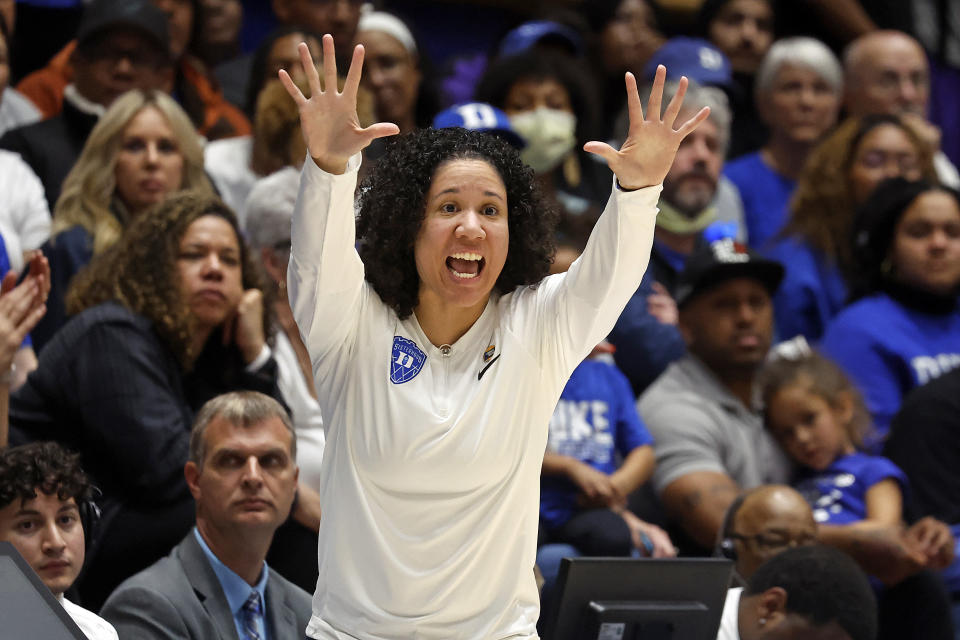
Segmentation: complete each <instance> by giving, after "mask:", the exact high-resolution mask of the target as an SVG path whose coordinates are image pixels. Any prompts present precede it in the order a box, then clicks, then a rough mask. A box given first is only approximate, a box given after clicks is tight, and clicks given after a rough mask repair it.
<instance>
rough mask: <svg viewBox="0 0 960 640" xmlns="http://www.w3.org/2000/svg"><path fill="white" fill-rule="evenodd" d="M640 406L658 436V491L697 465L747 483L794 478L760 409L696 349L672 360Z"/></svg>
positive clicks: (744, 486) (655, 482) (744, 485)
mask: <svg viewBox="0 0 960 640" xmlns="http://www.w3.org/2000/svg"><path fill="white" fill-rule="evenodd" d="M637 409H638V410H639V412H640V415H641V416H642V417H643V420H644V422H646V423H647V428H648V429H649V430H650V433H651V434H652V435H653V438H654V442H656V445H655V447H654V448H655V451H656V455H657V468H656V470H655V471H654V473H653V486H654V489H655V490H656V491H657V493H658V494H660V493H662V492H663V490H664V489H665V488H666V487H667V486H668V485H669V484H670V483H672V482H673V481H674V480H676V479H678V478H680V477H681V476H684V475H687V474H689V473H694V472H696V471H716V472H718V473H725V474H727V475H728V476H730V477H731V478H732V479H733V481H734V482H736V483H737V485H739V486H740V488H741V489H750V488H752V487H756V486H759V485H762V484H782V483H785V482H787V481H788V480H789V478H790V464H789V462H788V461H787V458H786V457H785V456H784V454H783V453H782V452H781V450H780V447H778V446H777V443H776V442H775V441H774V440H773V438H772V437H771V436H770V434H769V433H767V431H766V430H765V429H764V427H763V420H762V418H761V416H760V414H759V413H758V412H756V411H754V410H752V409H749V408H747V407H745V406H744V405H743V402H741V401H740V400H739V399H738V398H736V397H735V396H734V395H733V394H731V393H730V392H729V391H728V390H727V389H726V387H724V386H723V385H722V384H721V383H720V381H719V380H718V379H717V378H716V376H714V375H713V373H712V372H711V371H710V370H709V369H708V368H707V367H706V365H704V364H703V363H702V362H701V361H700V360H698V359H697V358H696V357H695V356H693V355H690V354H687V355H685V356H684V357H683V358H681V359H680V360H677V361H676V362H674V363H673V364H671V365H670V366H669V367H668V368H667V370H666V371H664V373H663V375H661V376H660V377H659V378H657V380H656V381H655V382H654V383H653V384H652V385H650V387H649V388H648V389H647V391H646V392H645V393H644V394H643V395H642V396H641V397H640V400H639V401H638V402H637Z"/></svg>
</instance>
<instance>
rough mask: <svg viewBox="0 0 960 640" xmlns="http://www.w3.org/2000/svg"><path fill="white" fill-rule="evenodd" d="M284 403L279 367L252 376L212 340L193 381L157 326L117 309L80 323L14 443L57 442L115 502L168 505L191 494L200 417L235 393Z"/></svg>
mask: <svg viewBox="0 0 960 640" xmlns="http://www.w3.org/2000/svg"><path fill="white" fill-rule="evenodd" d="M239 389H252V390H255V391H261V392H263V393H267V394H269V395H273V396H274V397H276V398H278V399H279V398H280V392H279V390H278V389H277V386H276V363H275V362H274V361H273V360H272V359H271V360H270V361H269V362H268V363H267V364H266V365H264V367H262V368H261V369H260V370H259V371H256V372H254V373H247V372H245V371H244V370H243V361H242V359H241V358H240V354H239V353H238V352H237V350H236V349H227V348H224V347H222V346H221V344H220V338H219V336H218V335H214V336H211V338H210V340H208V347H207V348H206V349H205V350H204V352H203V353H202V354H201V355H200V357H199V358H198V360H197V363H196V364H195V366H194V370H193V371H192V372H190V373H189V374H186V373H184V371H183V369H182V368H181V366H180V363H179V362H178V360H177V358H176V357H175V355H174V353H173V351H171V350H170V348H169V347H168V346H167V345H166V344H165V343H164V342H163V341H162V340H161V338H160V336H159V335H157V334H156V332H154V330H153V325H152V323H151V321H150V320H149V319H148V318H146V317H144V316H141V315H138V314H135V313H133V312H132V311H130V310H129V309H127V308H126V307H123V306H122V305H120V304H118V303H115V302H108V303H105V304H101V305H98V306H96V307H92V308H90V309H87V310H86V311H83V312H82V313H80V314H78V315H77V316H76V317H75V318H73V319H71V321H70V322H68V323H67V324H66V325H64V327H63V330H62V331H60V332H59V333H58V334H57V335H56V336H55V337H54V339H53V340H52V341H51V342H50V343H49V344H48V345H47V348H46V349H45V350H44V352H43V353H42V354H41V356H40V363H39V367H38V368H37V369H36V370H35V371H33V372H32V373H31V374H30V375H29V376H28V378H27V382H26V383H25V384H24V385H23V387H21V388H20V389H18V390H17V391H16V392H15V393H14V394H13V395H12V397H11V399H10V441H11V444H20V443H23V442H27V441H33V440H56V441H58V442H60V443H63V444H65V445H67V446H69V447H71V448H72V449H74V450H75V451H78V452H79V453H80V454H81V455H82V457H83V467H84V470H86V471H87V473H89V474H91V475H92V476H93V477H94V478H95V479H96V480H97V482H98V483H99V484H100V488H101V490H103V493H104V496H105V498H106V497H117V498H121V499H124V500H127V499H129V500H139V501H144V500H146V501H154V502H158V503H163V502H165V501H169V500H176V499H178V498H180V497H182V496H184V495H185V494H186V491H187V487H186V483H185V481H184V479H183V465H184V463H185V462H186V461H187V452H188V449H189V436H190V427H191V423H192V421H193V414H194V412H195V411H196V410H197V409H199V408H200V406H201V405H202V404H203V403H204V402H206V401H207V400H209V399H210V398H212V397H214V396H216V395H218V394H220V393H224V392H227V391H233V390H239Z"/></svg>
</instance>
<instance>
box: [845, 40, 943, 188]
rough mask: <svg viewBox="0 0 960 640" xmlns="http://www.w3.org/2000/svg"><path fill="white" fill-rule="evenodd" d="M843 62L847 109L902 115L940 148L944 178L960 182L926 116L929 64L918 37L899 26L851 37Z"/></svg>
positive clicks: (858, 113) (939, 171)
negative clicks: (893, 29)
mask: <svg viewBox="0 0 960 640" xmlns="http://www.w3.org/2000/svg"><path fill="white" fill-rule="evenodd" d="M843 66H844V73H845V76H846V87H845V95H844V106H845V107H846V110H847V113H848V115H851V116H858V117H859V116H864V115H867V114H871V113H888V114H892V115H897V116H900V117H901V118H903V120H904V122H906V123H907V124H908V125H910V126H911V127H912V128H913V129H914V131H916V133H917V134H918V135H919V136H920V137H921V138H922V139H924V140H925V141H927V143H928V144H930V146H931V148H932V149H934V150H935V151H936V155H935V157H934V165H935V167H936V169H937V175H938V177H939V178H940V181H941V182H942V183H944V184H945V185H948V186H951V187H954V188H958V187H960V174H958V173H957V169H956V167H954V166H953V164H952V163H951V162H950V160H948V159H947V157H946V155H944V154H943V152H941V151H940V130H939V129H938V128H937V127H936V126H934V125H933V124H931V123H930V122H929V121H928V120H927V107H928V104H929V101H930V67H929V65H928V64H927V56H926V53H924V51H923V47H921V46H920V43H919V42H917V41H916V40H914V39H913V38H912V37H911V36H909V35H907V34H906V33H903V32H901V31H886V30H885V31H874V32H872V33H869V34H867V35H865V36H861V37H860V38H857V39H856V40H854V41H853V42H852V43H850V46H848V47H847V50H846V52H845V53H844V56H843Z"/></svg>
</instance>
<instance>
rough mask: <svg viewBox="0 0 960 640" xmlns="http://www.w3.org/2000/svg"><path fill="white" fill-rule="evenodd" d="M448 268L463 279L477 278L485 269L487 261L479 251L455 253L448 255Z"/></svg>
mask: <svg viewBox="0 0 960 640" xmlns="http://www.w3.org/2000/svg"><path fill="white" fill-rule="evenodd" d="M446 264H447V269H449V270H450V273H452V274H453V275H454V276H455V277H457V278H460V279H461V280H470V279H472V278H476V277H477V276H479V275H480V272H482V271H483V267H484V265H485V264H486V261H485V260H484V259H483V256H481V255H480V254H479V253H467V252H462V253H455V254H453V255H452V256H448V257H447V262H446Z"/></svg>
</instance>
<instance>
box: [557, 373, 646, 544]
mask: <svg viewBox="0 0 960 640" xmlns="http://www.w3.org/2000/svg"><path fill="white" fill-rule="evenodd" d="M649 444H653V437H652V436H651V435H650V432H649V431H647V427H646V426H645V425H644V424H643V421H642V420H641V419H640V416H639V415H638V414H637V408H636V406H634V403H633V392H632V391H631V390H630V383H629V382H627V378H626V377H625V376H624V375H623V374H622V373H620V370H619V369H617V368H616V367H615V366H613V365H611V364H608V363H606V362H600V361H597V360H584V361H583V362H581V363H580V366H578V367H577V368H576V369H574V370H573V373H572V374H571V375H570V380H569V381H567V386H565V387H564V388H563V392H562V393H561V394H560V401H559V402H558V403H557V408H556V409H555V410H554V412H553V416H552V417H551V418H550V435H549V437H548V439H547V451H548V452H549V453H555V454H557V455H562V456H570V457H571V458H576V459H577V460H579V461H581V462H585V463H586V464H589V465H590V466H591V467H593V468H594V469H597V470H598V471H602V472H603V473H606V474H610V473H613V472H614V471H616V470H617V460H618V458H617V453H619V454H620V456H622V457H626V456H627V455H628V454H629V453H630V452H631V451H633V450H634V449H636V448H637V447H642V446H644V445H649ZM579 492H580V490H579V488H578V487H577V486H576V485H575V484H573V482H571V481H570V480H569V479H568V478H566V477H563V476H543V477H542V478H541V482H540V518H541V520H542V521H543V523H544V525H545V526H547V527H548V528H555V527H559V526H561V525H562V524H564V523H565V522H566V521H567V520H569V519H570V517H571V516H572V515H573V514H574V512H575V511H576V510H577V494H578V493H579Z"/></svg>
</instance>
